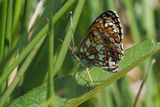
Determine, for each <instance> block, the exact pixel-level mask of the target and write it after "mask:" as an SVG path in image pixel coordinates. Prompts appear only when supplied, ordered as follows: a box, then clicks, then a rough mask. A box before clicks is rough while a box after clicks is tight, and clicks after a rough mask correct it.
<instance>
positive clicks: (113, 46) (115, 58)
mask: <svg viewBox="0 0 160 107" xmlns="http://www.w3.org/2000/svg"><path fill="white" fill-rule="evenodd" d="M122 39H123V31H122V26H121V24H120V20H119V17H118V15H117V14H116V13H115V12H114V11H112V10H107V11H105V12H104V13H102V14H101V15H100V16H99V17H98V18H97V19H96V20H95V21H94V22H93V24H92V25H91V26H90V28H89V30H88V32H87V33H86V34H85V36H84V37H83V39H82V40H81V43H80V46H79V47H78V49H77V50H76V52H74V53H76V54H75V55H76V57H78V58H79V59H80V61H82V63H83V64H84V65H86V66H88V67H92V66H98V67H101V68H103V69H105V70H107V71H112V72H116V71H119V70H120V68H119V66H118V64H117V63H118V62H119V60H121V59H122V56H123V44H122Z"/></svg>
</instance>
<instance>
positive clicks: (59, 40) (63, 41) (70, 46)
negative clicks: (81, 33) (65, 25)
mask: <svg viewBox="0 0 160 107" xmlns="http://www.w3.org/2000/svg"><path fill="white" fill-rule="evenodd" d="M58 40H59V41H60V42H62V43H63V42H64V40H62V39H58ZM69 49H70V50H71V49H72V47H71V46H69Z"/></svg>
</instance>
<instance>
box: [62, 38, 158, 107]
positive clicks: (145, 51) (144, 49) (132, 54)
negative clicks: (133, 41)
mask: <svg viewBox="0 0 160 107" xmlns="http://www.w3.org/2000/svg"><path fill="white" fill-rule="evenodd" d="M159 51H160V45H159V44H154V43H153V42H152V41H150V40H146V41H144V42H143V43H141V44H139V45H137V46H136V47H134V48H131V49H128V50H127V51H126V52H125V54H124V58H123V60H122V61H121V62H120V66H121V69H122V71H121V72H118V73H116V74H112V75H110V76H109V75H108V79H107V80H105V81H104V82H102V83H101V84H100V85H98V86H97V87H95V88H94V89H93V90H90V91H89V92H88V93H86V94H84V95H82V96H80V97H78V98H77V99H73V100H71V101H69V102H68V103H66V104H65V105H64V107H71V106H78V105H80V104H81V103H83V102H84V101H86V100H87V99H89V98H91V97H93V96H94V95H95V94H97V93H98V92H100V91H101V90H103V89H104V88H105V87H106V86H108V85H110V84H111V83H113V82H115V81H116V80H118V79H120V78H121V77H123V76H124V75H125V74H126V73H127V72H128V71H129V70H131V69H132V68H133V67H135V66H136V65H139V64H140V63H141V62H143V61H145V59H147V58H148V57H150V56H151V55H153V54H155V53H156V52H159ZM92 72H93V71H91V73H92ZM97 72H100V71H97ZM92 75H93V74H92ZM96 76H97V75H95V77H96ZM101 78H102V76H101ZM92 79H93V80H94V75H93V76H92Z"/></svg>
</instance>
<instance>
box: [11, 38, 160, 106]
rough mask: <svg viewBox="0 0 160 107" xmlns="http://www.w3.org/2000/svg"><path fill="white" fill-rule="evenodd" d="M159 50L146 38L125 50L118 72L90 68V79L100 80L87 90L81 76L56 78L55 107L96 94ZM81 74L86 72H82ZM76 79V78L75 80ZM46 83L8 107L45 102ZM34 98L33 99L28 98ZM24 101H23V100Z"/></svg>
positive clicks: (75, 103)
mask: <svg viewBox="0 0 160 107" xmlns="http://www.w3.org/2000/svg"><path fill="white" fill-rule="evenodd" d="M159 51H160V44H157V43H156V44H154V43H152V41H150V40H146V41H144V42H142V43H140V44H138V45H136V46H135V47H133V48H130V49H128V50H126V51H125V55H124V58H123V60H122V61H121V62H120V67H121V69H122V71H121V72H119V73H109V72H103V70H102V69H100V68H93V69H91V70H90V74H91V75H92V79H93V80H94V81H95V82H96V81H100V84H99V85H98V86H95V88H94V89H91V90H90V91H88V87H86V86H85V85H80V81H81V78H80V77H79V78H77V76H78V75H76V78H75V77H74V76H73V75H68V76H64V77H61V78H59V79H56V81H55V83H56V84H55V90H56V93H57V96H59V97H58V98H56V104H55V107H59V106H62V105H64V107H73V106H78V105H79V104H81V103H83V102H84V101H86V100H88V99H89V98H91V97H93V96H94V95H96V94H97V93H98V92H100V91H102V90H103V89H104V88H106V87H107V86H108V85H110V84H111V83H113V82H115V81H116V80H118V79H119V78H121V77H123V76H124V75H125V74H126V73H127V72H128V71H129V70H130V69H132V68H134V67H135V66H137V65H139V64H140V63H141V62H143V61H145V60H146V59H147V58H149V57H150V56H152V55H153V54H155V53H158V52H159ZM82 74H86V73H85V72H82ZM75 79H76V80H75ZM46 90H47V88H46V85H43V86H40V87H37V88H35V89H33V90H32V91H30V92H28V93H27V94H25V95H24V96H21V97H20V98H18V99H16V100H15V101H13V102H12V103H11V105H10V106H9V107H13V106H15V104H16V105H19V106H20V105H22V104H21V102H22V101H23V105H28V104H30V105H34V104H37V102H39V104H40V105H41V103H43V102H45V98H46ZM33 98H36V99H35V101H33V100H30V99H33ZM24 101H25V102H24Z"/></svg>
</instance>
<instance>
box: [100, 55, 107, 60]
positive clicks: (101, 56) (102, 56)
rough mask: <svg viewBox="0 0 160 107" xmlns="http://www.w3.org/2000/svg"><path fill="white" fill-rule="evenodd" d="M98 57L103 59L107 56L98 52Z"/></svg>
mask: <svg viewBox="0 0 160 107" xmlns="http://www.w3.org/2000/svg"><path fill="white" fill-rule="evenodd" d="M98 57H99V58H98V60H103V58H104V57H106V56H105V55H103V54H98Z"/></svg>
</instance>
